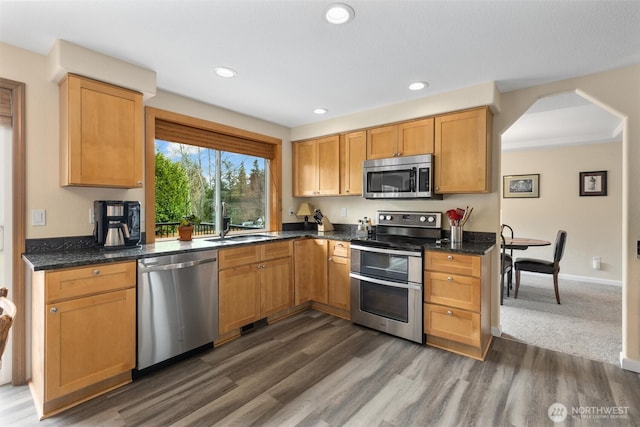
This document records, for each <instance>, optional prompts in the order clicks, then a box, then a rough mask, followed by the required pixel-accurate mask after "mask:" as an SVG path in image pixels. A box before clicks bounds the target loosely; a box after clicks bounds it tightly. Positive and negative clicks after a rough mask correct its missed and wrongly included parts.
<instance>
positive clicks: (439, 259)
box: [425, 251, 482, 277]
mask: <svg viewBox="0 0 640 427" xmlns="http://www.w3.org/2000/svg"><path fill="white" fill-rule="evenodd" d="M481 261H482V260H481V257H479V256H476V255H463V254H457V253H451V252H432V251H426V252H425V269H426V270H428V271H444V272H446V273H454V274H463V275H465V276H473V277H480V270H481V266H482V262H481Z"/></svg>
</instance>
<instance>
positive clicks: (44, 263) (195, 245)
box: [22, 230, 495, 271]
mask: <svg viewBox="0 0 640 427" xmlns="http://www.w3.org/2000/svg"><path fill="white" fill-rule="evenodd" d="M257 234H259V235H261V236H263V235H266V234H268V235H269V238H266V239H265V238H260V239H256V240H243V241H237V240H235V241H234V239H233V237H225V238H223V239H220V238H218V239H213V241H210V240H208V239H206V238H201V239H200V238H195V239H193V240H192V241H188V242H183V241H180V240H178V239H175V240H163V241H159V242H156V243H150V244H147V245H141V246H139V247H136V248H130V249H114V250H101V249H97V248H85V249H73V250H61V251H49V252H38V253H26V254H23V255H22V257H23V259H24V260H25V261H26V262H27V264H28V265H29V267H30V268H31V269H32V270H34V271H38V270H54V269H60V268H69V267H79V266H84V265H91V264H104V263H109V262H117V261H135V260H138V259H141V258H151V257H154V256H163V255H172V254H177V253H183V252H194V251H205V250H212V249H222V248H228V247H231V246H241V245H249V244H258V243H268V242H273V241H277V240H290V239H301V238H324V239H329V240H341V241H351V240H355V239H358V238H359V237H358V236H357V235H356V233H355V231H352V230H336V231H326V232H318V231H316V230H297V231H281V232H272V233H257ZM494 246H495V243H494V242H487V241H480V242H463V243H455V244H451V243H449V242H448V241H446V240H445V241H443V242H442V243H441V244H436V243H433V244H427V245H425V246H424V248H425V250H435V251H445V252H456V253H464V254H470V255H483V254H485V253H487V252H489V251H490V250H491V249H492V248H493V247H494Z"/></svg>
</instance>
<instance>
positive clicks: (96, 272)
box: [92, 268, 100, 276]
mask: <svg viewBox="0 0 640 427" xmlns="http://www.w3.org/2000/svg"><path fill="white" fill-rule="evenodd" d="M92 273H93V275H94V276H97V275H99V274H100V270H98V269H97V268H96V269H95V270H93V272H92Z"/></svg>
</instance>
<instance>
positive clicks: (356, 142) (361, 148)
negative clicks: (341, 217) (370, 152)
mask: <svg viewBox="0 0 640 427" xmlns="http://www.w3.org/2000/svg"><path fill="white" fill-rule="evenodd" d="M366 158H367V132H366V131H364V130H363V131H359V132H350V133H347V134H343V135H340V194H341V195H343V196H360V195H362V163H363V162H364V161H365V159H366Z"/></svg>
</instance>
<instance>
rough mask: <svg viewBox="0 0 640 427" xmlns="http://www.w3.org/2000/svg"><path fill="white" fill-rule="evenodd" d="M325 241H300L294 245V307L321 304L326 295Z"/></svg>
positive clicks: (326, 245)
mask: <svg viewBox="0 0 640 427" xmlns="http://www.w3.org/2000/svg"><path fill="white" fill-rule="evenodd" d="M328 247H329V244H328V241H327V240H326V239H302V240H296V241H295V243H294V260H295V267H294V271H295V280H294V283H295V291H294V294H295V305H300V304H304V303H306V302H310V301H317V302H320V303H323V304H326V303H327V302H328V295H327V274H328V272H327V253H328Z"/></svg>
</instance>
